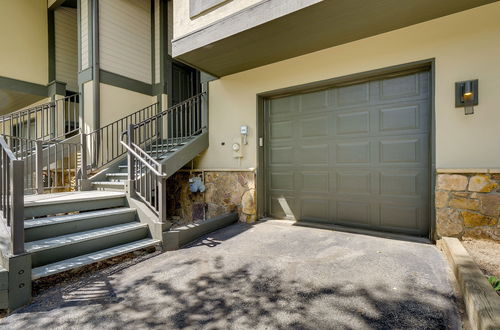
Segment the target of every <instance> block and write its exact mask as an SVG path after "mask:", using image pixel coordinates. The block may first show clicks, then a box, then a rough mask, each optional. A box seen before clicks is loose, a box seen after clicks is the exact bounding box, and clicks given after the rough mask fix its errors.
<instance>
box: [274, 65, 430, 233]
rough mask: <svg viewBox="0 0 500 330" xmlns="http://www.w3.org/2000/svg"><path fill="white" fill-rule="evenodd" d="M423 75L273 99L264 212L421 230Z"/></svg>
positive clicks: (424, 223) (425, 218)
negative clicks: (273, 111)
mask: <svg viewBox="0 0 500 330" xmlns="http://www.w3.org/2000/svg"><path fill="white" fill-rule="evenodd" d="M429 77H430V76H429V73H428V72H423V73H416V74H412V75H407V76H401V77H394V78H390V79H384V80H379V81H371V82H366V83H361V84H356V85H351V86H345V87H340V88H331V89H329V90H323V91H318V92H314V93H305V94H302V95H300V96H297V95H295V96H291V97H290V96H289V97H284V99H290V100H288V101H282V102H276V101H275V100H273V102H275V107H276V109H278V110H277V112H275V115H270V116H268V117H267V125H268V128H267V130H266V131H267V132H269V140H268V144H267V149H266V150H267V156H268V157H267V158H266V167H267V171H268V173H269V174H268V176H267V177H268V181H269V182H268V183H267V189H268V195H269V196H272V197H270V199H269V202H268V214H269V215H271V216H277V215H278V214H281V215H286V214H289V213H290V212H292V213H294V216H295V217H297V219H298V220H299V221H320V222H328V223H335V224H341V225H347V226H355V227H363V228H367V229H377V230H387V231H395V232H401V233H406V234H414V235H425V234H427V233H428V228H429V217H430V211H429V210H430V202H429V200H430V155H429V141H430V140H429V136H430V127H431V126H430V109H431V108H430V99H429V96H430V93H429V90H430V85H429ZM287 105H288V106H290V107H292V108H293V109H292V110H290V111H288V113H287V111H286V110H285V109H283V107H286V106H287ZM272 108H273V106H271V109H272ZM283 196H286V197H283ZM287 208H288V209H289V211H288V212H287V211H286V209H287ZM288 217H290V215H288Z"/></svg>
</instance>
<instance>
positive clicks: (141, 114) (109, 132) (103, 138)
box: [84, 102, 159, 172]
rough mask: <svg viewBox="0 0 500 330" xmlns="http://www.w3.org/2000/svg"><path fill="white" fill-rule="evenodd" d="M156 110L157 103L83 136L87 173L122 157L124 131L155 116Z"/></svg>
mask: <svg viewBox="0 0 500 330" xmlns="http://www.w3.org/2000/svg"><path fill="white" fill-rule="evenodd" d="M158 108H159V103H158V102H156V103H153V104H151V105H149V106H147V107H144V108H142V109H140V110H137V111H135V112H133V113H131V114H129V115H127V116H125V117H123V118H120V119H118V120H115V121H114V122H111V123H109V124H107V125H105V126H103V127H101V128H98V129H96V130H94V131H92V132H90V133H88V134H84V138H85V139H86V140H87V142H86V143H87V146H88V147H89V156H90V160H89V162H90V164H89V168H88V169H87V171H88V172H94V171H97V170H99V169H100V168H102V167H103V166H105V165H107V164H109V163H111V162H112V161H114V160H115V159H117V158H119V157H120V156H122V155H124V154H125V153H126V150H125V149H124V148H123V146H122V145H121V143H120V141H121V136H122V132H123V131H126V130H127V128H128V126H129V125H130V124H134V123H137V122H141V121H142V120H144V119H146V118H149V117H151V116H153V115H155V114H156V113H157V112H158Z"/></svg>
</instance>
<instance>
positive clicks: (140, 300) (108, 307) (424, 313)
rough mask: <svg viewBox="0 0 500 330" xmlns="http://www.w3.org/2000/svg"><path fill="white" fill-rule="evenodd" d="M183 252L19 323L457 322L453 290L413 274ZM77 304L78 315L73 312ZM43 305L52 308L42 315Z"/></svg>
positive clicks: (56, 297) (64, 297)
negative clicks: (279, 266) (354, 276)
mask: <svg viewBox="0 0 500 330" xmlns="http://www.w3.org/2000/svg"><path fill="white" fill-rule="evenodd" d="M213 237H214V238H215V239H216V240H219V241H223V240H225V238H224V237H217V235H213ZM184 251H185V250H184ZM179 253H182V251H180V252H179ZM183 256H184V255H182V254H181V255H180V256H179V258H177V259H175V260H176V262H170V263H169V264H168V267H169V268H170V269H171V270H172V272H171V273H169V274H170V275H168V273H167V274H166V273H165V271H164V270H162V269H160V270H155V271H153V272H151V273H149V275H147V276H145V277H137V278H135V280H130V281H128V282H125V280H124V279H123V278H122V277H116V278H114V276H113V275H114V274H113V273H107V274H104V273H101V274H99V275H98V276H94V277H92V278H89V279H88V281H87V282H85V283H82V282H79V283H77V284H75V286H74V287H66V288H64V290H54V291H56V292H52V293H51V295H50V296H47V297H44V299H43V300H40V301H37V302H36V303H35V304H33V305H32V306H29V307H27V308H24V309H22V310H20V311H19V312H18V313H17V314H18V315H16V323H15V324H13V325H14V326H15V328H23V329H29V328H37V329H50V328H66V329H72V328H81V327H82V325H84V326H85V328H89V329H92V328H112V329H123V328H130V329H136V328H137V329H138V328H155V329H165V328H169V329H172V328H176V329H184V328H190V329H192V328H193V329H199V328H207V329H227V328H242V329H290V328H294V329H327V328H343V329H354V328H370V329H390V328H411V329H416V328H420V329H423V328H425V329H446V328H453V327H455V326H457V325H456V324H455V323H454V320H453V317H452V315H453V314H454V310H453V308H454V307H453V305H452V304H448V305H445V306H447V307H443V305H440V304H439V303H438V302H439V301H441V302H442V301H443V300H446V301H450V297H449V296H448V295H446V294H444V293H442V292H439V291H437V290H434V289H431V288H418V290H414V287H415V283H416V282H418V281H416V279H414V278H412V277H411V276H408V278H407V281H406V282H405V283H398V287H399V288H400V290H399V291H398V293H395V292H394V291H393V290H392V288H390V287H389V288H388V287H385V286H373V287H369V286H366V285H364V284H363V283H351V282H349V279H346V280H345V282H344V283H342V284H340V283H339V284H335V285H330V286H320V285H313V284H311V283H314V282H313V281H310V282H307V281H298V280H289V279H287V278H288V277H287V276H286V274H284V273H283V272H282V271H277V270H276V268H269V267H266V266H262V267H261V268H260V269H259V270H256V269H255V267H254V266H252V265H250V264H243V265H242V266H239V267H236V268H232V267H231V264H230V262H229V261H228V260H225V259H224V257H223V256H222V255H214V257H213V258H211V259H210V261H207V260H206V259H205V258H203V257H201V256H200V255H198V257H196V255H194V256H195V257H194V258H192V259H186V258H185V257H183ZM165 265H166V264H165ZM207 266H209V267H207ZM160 268H161V267H160ZM156 269H158V268H156ZM119 270H121V269H118V270H117V271H119ZM186 271H191V272H196V274H192V273H190V274H189V273H186ZM332 271H334V270H332ZM172 274H174V275H172ZM186 276H188V277H187V278H188V279H186ZM183 278H184V279H186V280H185V281H183ZM65 307H77V308H72V309H65ZM75 311H76V312H78V315H77V316H75V315H71V313H74V312H75ZM43 312H50V314H48V315H46V316H45V317H44V313H43ZM7 321H8V322H10V320H7ZM7 325H9V324H7Z"/></svg>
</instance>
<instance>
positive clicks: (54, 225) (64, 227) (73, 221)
mask: <svg viewBox="0 0 500 330" xmlns="http://www.w3.org/2000/svg"><path fill="white" fill-rule="evenodd" d="M135 218H136V210H135V209H133V208H128V207H120V208H111V209H105V210H97V211H88V212H82V213H78V214H68V215H61V216H53V217H45V218H37V219H31V220H25V222H24V234H25V241H26V242H32V241H36V240H41V239H45V238H50V237H56V236H61V235H67V234H71V233H76V232H81V231H86V230H91V229H97V228H102V227H108V226H113V225H118V224H122V223H128V222H132V221H134V220H135Z"/></svg>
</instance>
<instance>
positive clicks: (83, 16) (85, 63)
mask: <svg viewBox="0 0 500 330" xmlns="http://www.w3.org/2000/svg"><path fill="white" fill-rule="evenodd" d="M80 30H81V38H82V41H81V42H82V45H81V47H80V49H81V52H82V54H81V58H82V62H81V66H82V67H81V70H82V71H83V70H85V69H87V68H88V67H89V3H88V0H81V8H80Z"/></svg>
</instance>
